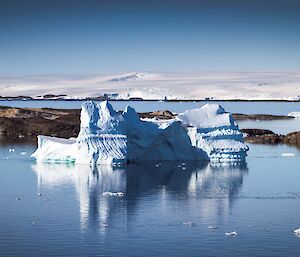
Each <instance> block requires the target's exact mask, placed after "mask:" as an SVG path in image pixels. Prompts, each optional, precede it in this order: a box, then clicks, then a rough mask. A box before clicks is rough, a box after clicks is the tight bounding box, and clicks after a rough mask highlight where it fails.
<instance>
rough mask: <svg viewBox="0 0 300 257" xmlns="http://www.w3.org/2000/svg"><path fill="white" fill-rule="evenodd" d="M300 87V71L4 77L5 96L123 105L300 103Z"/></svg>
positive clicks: (0, 84) (0, 89)
mask: <svg viewBox="0 0 300 257" xmlns="http://www.w3.org/2000/svg"><path fill="white" fill-rule="evenodd" d="M299 85H300V73H299V71H293V72H292V71H281V72H280V71H275V72H259V71H257V72H255V71H251V72H245V71H243V72H239V71H236V72H229V71H228V72H195V73H191V72H155V73H146V72H129V73H112V74H111V73H110V74H86V75H31V76H20V77H12V76H1V77H0V95H1V96H31V97H35V98H43V96H44V95H46V94H55V95H62V96H61V97H62V98H66V99H69V98H72V99H82V98H85V97H98V96H100V95H104V94H112V95H113V98H117V99H129V98H131V97H141V98H143V99H164V98H165V97H167V99H205V98H209V99H219V100H221V99H248V100H250V99H251V100H263V99H269V100H271V99H273V100H275V99H277V100H287V101H289V100H293V101H294V100H299V99H300V87H299ZM183 88H184V90H182V89H183ZM283 88H284V90H282V89H283ZM54 98H55V97H54Z"/></svg>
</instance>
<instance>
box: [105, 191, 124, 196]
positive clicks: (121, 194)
mask: <svg viewBox="0 0 300 257" xmlns="http://www.w3.org/2000/svg"><path fill="white" fill-rule="evenodd" d="M102 195H104V196H124V193H123V192H110V191H107V192H103V193H102Z"/></svg>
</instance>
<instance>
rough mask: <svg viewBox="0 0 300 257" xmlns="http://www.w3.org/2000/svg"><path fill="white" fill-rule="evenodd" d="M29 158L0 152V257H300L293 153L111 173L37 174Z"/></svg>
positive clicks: (28, 148)
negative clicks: (232, 162)
mask: <svg viewBox="0 0 300 257" xmlns="http://www.w3.org/2000/svg"><path fill="white" fill-rule="evenodd" d="M9 149H14V150H10V151H9ZM34 149H35V146H34V145H31V144H28V143H24V144H18V143H17V142H12V143H2V144H1V147H0V256H32V257H35V256H37V257H41V256H118V257H119V256H137V257H140V256H297V257H298V256H300V238H299V237H297V236H296V235H295V234H294V233H293V230H294V229H296V228H299V227H300V169H299V163H300V151H299V150H298V149H296V148H292V147H288V146H283V145H279V146H258V145H250V152H249V156H248V158H247V162H246V163H241V164H239V165H234V166H226V165H225V166H224V165H223V166H213V165H211V164H207V163H181V162H179V163H176V162H161V163H144V164H138V165H129V166H125V167H114V168H112V167H110V166H105V165H104V166H98V167H90V166H86V165H58V164H56V165H55V164H36V163H35V161H34V160H33V159H31V158H30V154H31V153H32V152H33V151H34ZM282 153H293V154H294V156H291V157H283V156H282ZM107 191H111V192H123V193H124V195H123V196H106V195H103V192H107ZM209 226H212V227H213V229H210V228H209ZM231 231H236V232H237V233H238V235H237V236H235V237H229V236H226V235H225V233H226V232H231Z"/></svg>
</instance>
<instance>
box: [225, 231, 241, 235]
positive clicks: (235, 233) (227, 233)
mask: <svg viewBox="0 0 300 257" xmlns="http://www.w3.org/2000/svg"><path fill="white" fill-rule="evenodd" d="M225 235H226V236H237V235H238V233H237V232H236V231H232V232H226V233H225Z"/></svg>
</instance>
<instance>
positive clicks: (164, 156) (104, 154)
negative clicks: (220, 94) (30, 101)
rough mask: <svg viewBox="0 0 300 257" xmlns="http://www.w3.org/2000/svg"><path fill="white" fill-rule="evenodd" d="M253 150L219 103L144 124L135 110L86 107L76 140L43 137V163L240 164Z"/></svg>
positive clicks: (92, 104) (103, 104) (105, 104)
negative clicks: (190, 162) (180, 162)
mask: <svg viewBox="0 0 300 257" xmlns="http://www.w3.org/2000/svg"><path fill="white" fill-rule="evenodd" d="M247 150H248V147H247V146H246V145H245V143H244V141H243V136H242V134H241V132H240V131H239V129H238V126H237V125H236V123H235V122H234V120H233V117H232V115H231V114H230V113H226V112H225V110H224V109H223V108H222V107H221V106H219V105H215V104H207V105H205V106H203V107H202V108H199V109H194V110H190V111H186V112H185V113H182V114H179V115H178V117H177V118H176V119H173V120H169V121H167V122H164V123H160V122H157V121H156V120H147V121H144V120H141V119H140V118H139V116H138V114H137V113H136V112H135V110H134V109H133V108H131V107H130V106H127V107H126V109H125V111H124V112H116V111H115V110H114V109H113V108H112V106H111V105H110V104H109V103H108V102H107V101H103V102H101V103H100V104H99V103H95V102H91V101H89V102H85V103H84V104H83V105H82V111H81V125H80V132H79V135H78V137H77V138H76V139H74V138H72V139H62V138H54V137H47V136H39V137H38V149H37V150H36V151H35V152H34V153H33V155H32V156H33V157H35V158H36V160H37V161H38V162H76V163H89V164H102V163H107V164H115V163H126V162H137V161H155V160H180V161H208V160H209V159H210V160H211V161H218V162H219V161H241V160H244V159H245V157H246V153H247Z"/></svg>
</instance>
